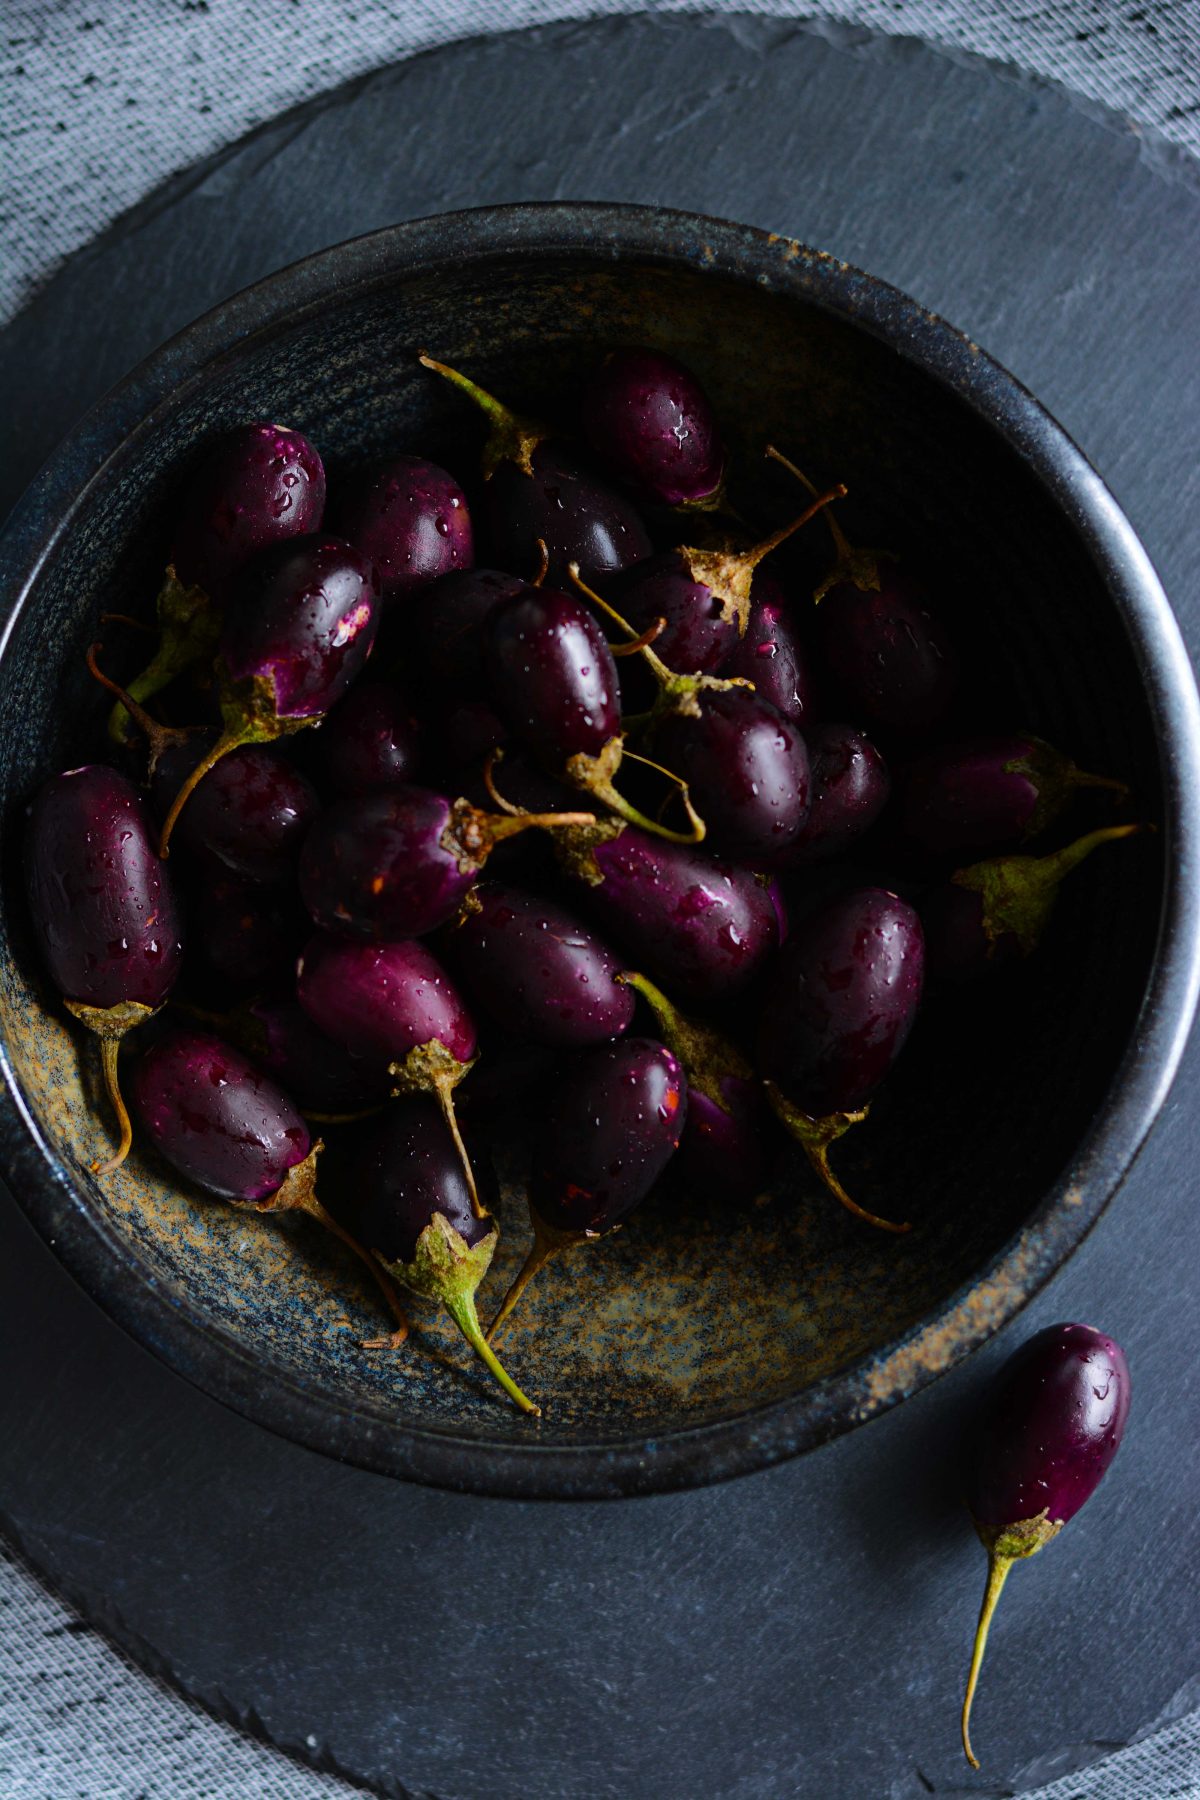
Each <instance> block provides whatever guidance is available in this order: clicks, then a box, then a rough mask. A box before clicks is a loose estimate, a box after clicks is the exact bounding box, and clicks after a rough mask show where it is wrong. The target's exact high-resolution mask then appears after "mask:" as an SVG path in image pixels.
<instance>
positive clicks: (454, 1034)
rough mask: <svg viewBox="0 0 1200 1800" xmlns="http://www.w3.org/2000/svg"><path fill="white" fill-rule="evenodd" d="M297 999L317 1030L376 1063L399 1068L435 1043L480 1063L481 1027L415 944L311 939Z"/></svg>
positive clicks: (429, 957) (299, 973)
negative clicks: (477, 1056)
mask: <svg viewBox="0 0 1200 1800" xmlns="http://www.w3.org/2000/svg"><path fill="white" fill-rule="evenodd" d="M296 994H297V998H298V999H299V1001H300V1004H301V1006H302V1007H303V1008H304V1010H305V1012H306V1013H307V1014H308V1016H309V1018H310V1019H311V1020H312V1022H313V1024H314V1025H315V1026H316V1027H317V1029H318V1030H320V1031H323V1032H325V1034H326V1036H327V1037H331V1038H333V1039H334V1040H335V1042H337V1043H339V1044H342V1045H344V1046H345V1048H346V1049H347V1050H349V1051H351V1052H352V1053H353V1054H354V1055H356V1056H362V1057H365V1058H367V1059H368V1060H369V1061H376V1062H384V1063H389V1062H399V1061H402V1060H403V1059H404V1057H406V1056H407V1055H408V1053H409V1051H411V1050H416V1049H419V1048H420V1047H421V1046H422V1045H425V1044H428V1043H432V1042H433V1041H434V1040H435V1039H436V1040H437V1041H438V1042H439V1043H441V1044H443V1045H444V1046H445V1048H446V1049H447V1050H448V1051H449V1052H450V1054H451V1055H452V1056H453V1057H455V1058H456V1059H457V1060H458V1061H459V1062H460V1063H469V1062H470V1061H471V1059H472V1057H473V1056H474V1055H475V1050H476V1046H477V1042H478V1040H477V1036H476V1031H475V1025H474V1022H473V1020H472V1018H471V1016H470V1014H469V1013H468V1011H467V1008H466V1004H465V1002H464V1001H463V999H462V996H461V995H460V994H459V992H458V990H457V988H456V987H455V986H454V984H453V982H452V981H451V980H450V977H449V976H448V975H447V973H446V971H445V969H443V967H442V965H441V963H439V962H438V960H437V958H436V957H435V956H434V955H433V953H432V951H430V950H427V949H426V948H425V946H424V944H420V943H417V942H416V940H415V939H406V940H404V941H403V942H400V943H395V944H355V943H349V942H345V941H343V940H341V939H338V938H332V937H327V936H321V935H318V936H317V937H314V938H311V939H310V940H309V942H308V943H307V944H306V945H305V948H304V951H303V953H302V955H301V957H300V962H299V965H298V968H297V975H296Z"/></svg>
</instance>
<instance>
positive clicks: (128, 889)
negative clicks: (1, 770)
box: [25, 764, 183, 1010]
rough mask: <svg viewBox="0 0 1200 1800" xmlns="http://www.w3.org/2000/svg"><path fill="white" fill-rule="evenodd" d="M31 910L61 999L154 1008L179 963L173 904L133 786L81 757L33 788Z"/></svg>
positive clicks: (28, 873) (28, 841)
mask: <svg viewBox="0 0 1200 1800" xmlns="http://www.w3.org/2000/svg"><path fill="white" fill-rule="evenodd" d="M25 885H26V891H27V894H28V899H29V915H30V921H31V923H32V926H33V931H34V936H35V938H36V940H37V944H38V948H39V950H40V952H41V956H42V960H43V962H44V964H45V966H46V970H47V972H48V974H49V975H50V978H51V980H52V981H53V982H54V985H55V986H56V987H57V989H58V991H59V993H60V994H61V995H62V996H63V998H64V999H65V1000H71V1001H75V1002H76V1003H78V1004H80V1005H84V1006H93V1007H98V1008H102V1009H103V1008H108V1007H113V1006H119V1005H121V1004H122V1003H123V1002H127V1001H134V1002H136V1003H137V1004H138V1005H140V1006H146V1007H149V1008H151V1009H152V1010H153V1009H156V1008H158V1007H160V1006H161V1005H162V1004H163V1002H164V1000H165V999H166V998H167V995H168V994H169V993H170V991H171V988H172V987H173V986H174V983H175V980H176V977H177V976H178V974H179V970H180V967H181V965H182V961H183V940H182V933H181V926H180V912H179V908H178V905H177V903H176V899H175V891H174V888H173V887H172V884H171V880H170V877H169V875H168V872H167V867H166V864H165V863H163V862H162V861H161V860H160V858H159V856H158V855H157V853H156V851H155V847H154V838H153V836H152V834H151V829H150V821H149V819H148V817H147V815H146V809H145V806H144V805H143V802H142V799H141V797H140V795H139V794H138V792H137V789H136V788H135V787H134V786H133V785H132V783H131V782H129V781H127V780H126V779H125V777H124V776H123V775H120V774H118V773H117V771H116V770H115V769H110V768H107V767H105V766H103V765H101V764H88V765H85V766H84V767H82V768H79V769H69V770H67V771H66V772H65V773H64V774H61V775H54V776H51V778H50V780H49V781H47V782H45V783H44V785H43V786H42V787H41V788H40V789H39V791H38V793H37V795H36V796H35V798H34V801H33V805H32V806H31V808H30V813H29V825H28V828H27V832H26V838H25Z"/></svg>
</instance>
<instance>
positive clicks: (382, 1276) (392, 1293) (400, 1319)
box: [286, 1190, 408, 1350]
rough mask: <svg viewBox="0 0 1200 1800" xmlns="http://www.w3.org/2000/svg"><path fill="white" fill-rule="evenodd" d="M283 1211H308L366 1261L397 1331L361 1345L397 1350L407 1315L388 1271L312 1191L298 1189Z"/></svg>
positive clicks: (402, 1336) (360, 1258) (369, 1347)
mask: <svg viewBox="0 0 1200 1800" xmlns="http://www.w3.org/2000/svg"><path fill="white" fill-rule="evenodd" d="M286 1210H287V1211H289V1212H302V1213H307V1214H308V1216H309V1218H310V1219H315V1220H316V1221H317V1223H318V1225H323V1226H324V1227H325V1229H326V1231H328V1232H332V1234H333V1236H334V1237H335V1238H338V1239H339V1240H340V1241H341V1242H342V1243H343V1244H345V1246H346V1248H347V1249H348V1250H353V1252H354V1254H355V1256H357V1258H358V1260H359V1261H360V1262H361V1263H365V1264H366V1266H367V1268H368V1269H370V1271H371V1274H372V1275H373V1276H374V1278H375V1281H376V1283H377V1285H378V1287H379V1290H380V1292H381V1293H382V1295H383V1297H384V1299H385V1300H386V1301H387V1304H388V1311H389V1312H390V1313H391V1315H392V1317H393V1318H394V1319H395V1321H396V1330H395V1331H393V1332H392V1333H391V1334H390V1335H389V1336H388V1337H386V1338H368V1339H367V1340H366V1341H365V1343H364V1344H363V1348H364V1349H374V1348H376V1347H377V1346H379V1345H381V1344H390V1345H391V1346H392V1348H393V1349H396V1350H398V1349H399V1348H400V1345H401V1344H402V1343H403V1342H404V1340H405V1338H406V1337H407V1336H408V1314H407V1313H406V1312H405V1310H404V1308H403V1306H402V1305H401V1304H400V1296H399V1295H398V1294H397V1292H396V1288H395V1284H394V1282H393V1281H392V1279H391V1276H390V1275H389V1274H388V1273H387V1270H386V1269H382V1268H380V1266H379V1264H378V1263H377V1262H376V1260H375V1258H374V1257H373V1256H371V1255H370V1254H369V1253H368V1252H367V1251H366V1250H364V1249H363V1247H362V1245H361V1244H360V1243H359V1241H358V1239H357V1238H354V1237H351V1235H350V1233H349V1232H348V1231H347V1230H346V1229H345V1227H344V1226H342V1225H339V1224H338V1222H337V1220H336V1219H335V1218H334V1216H333V1214H332V1213H331V1212H329V1211H328V1209H327V1208H326V1207H324V1206H322V1204H321V1202H320V1201H319V1200H318V1199H317V1196H316V1194H315V1193H311V1192H309V1191H307V1190H301V1192H300V1193H299V1194H298V1195H297V1197H296V1199H295V1201H294V1202H293V1204H292V1205H291V1206H290V1207H288V1208H287V1209H286Z"/></svg>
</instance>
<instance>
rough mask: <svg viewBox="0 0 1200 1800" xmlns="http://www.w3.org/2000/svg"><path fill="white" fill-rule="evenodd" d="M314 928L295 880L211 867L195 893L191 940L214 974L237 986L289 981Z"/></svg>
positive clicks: (189, 931)
mask: <svg viewBox="0 0 1200 1800" xmlns="http://www.w3.org/2000/svg"><path fill="white" fill-rule="evenodd" d="M311 930H312V927H311V925H310V924H309V922H308V919H307V918H306V917H305V913H304V909H303V907H302V906H301V905H300V904H299V902H298V900H297V897H296V890H295V887H294V885H293V883H291V882H277V881H276V882H260V881H247V880H246V879H245V877H244V876H242V875H232V874H230V873H229V872H228V870H220V869H216V870H206V871H202V873H201V876H200V880H199V883H198V885H197V886H196V888H195V890H194V892H192V894H191V895H190V906H189V909H188V941H189V943H190V944H194V945H195V947H196V949H197V950H198V952H199V954H200V956H201V958H202V959H203V962H204V963H205V964H206V965H207V968H208V970H209V971H210V972H211V974H213V975H216V976H217V977H218V979H219V980H220V981H221V982H222V983H225V982H231V983H232V984H233V985H234V986H235V987H240V988H262V987H264V986H266V985H268V984H270V983H272V982H277V981H282V980H284V979H285V978H286V976H287V974H288V971H289V970H290V969H291V968H292V967H293V966H294V965H295V961H296V957H297V956H298V954H299V952H300V947H301V945H302V944H303V943H304V940H305V938H306V937H307V936H308V934H309V932H310V931H311Z"/></svg>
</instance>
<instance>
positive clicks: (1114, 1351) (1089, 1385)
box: [962, 1325, 1129, 1769]
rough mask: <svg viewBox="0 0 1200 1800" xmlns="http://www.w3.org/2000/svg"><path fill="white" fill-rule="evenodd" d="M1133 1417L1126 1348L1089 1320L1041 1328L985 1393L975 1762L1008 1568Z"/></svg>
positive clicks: (1051, 1532) (972, 1484) (1057, 1521)
mask: <svg viewBox="0 0 1200 1800" xmlns="http://www.w3.org/2000/svg"><path fill="white" fill-rule="evenodd" d="M1128 1416H1129V1367H1128V1365H1127V1363H1126V1361H1125V1356H1124V1353H1123V1352H1122V1350H1121V1346H1120V1345H1119V1344H1118V1343H1116V1342H1115V1341H1114V1340H1113V1339H1112V1338H1110V1337H1105V1336H1104V1334H1103V1332H1099V1331H1097V1330H1096V1329H1095V1327H1094V1326H1092V1325H1051V1326H1049V1327H1048V1329H1047V1330H1045V1331H1039V1332H1038V1333H1037V1335H1036V1336H1035V1337H1031V1338H1030V1339H1029V1340H1028V1341H1027V1342H1026V1343H1024V1344H1022V1346H1021V1348H1020V1349H1019V1350H1018V1351H1016V1353H1015V1354H1014V1355H1012V1356H1010V1357H1009V1359H1008V1361H1007V1362H1006V1363H1005V1364H1004V1367H1003V1368H1002V1369H1001V1370H1000V1373H999V1375H998V1377H997V1378H996V1381H995V1384H994V1385H993V1387H992V1390H991V1392H990V1393H989V1395H988V1397H987V1402H986V1406H985V1410H984V1413H983V1416H982V1418H981V1420H980V1424H979V1430H978V1433H977V1436H976V1440H975V1444H974V1451H973V1456H972V1459H971V1468H970V1476H969V1487H968V1494H967V1501H968V1505H969V1506H970V1509H971V1513H972V1516H973V1517H974V1520H975V1529H976V1530H977V1532H978V1533H979V1537H980V1540H981V1542H982V1544H983V1547H984V1549H985V1550H986V1551H987V1556H988V1578H987V1587H986V1589H985V1590H984V1597H983V1606H982V1608H981V1609H980V1614H979V1624H978V1626H977V1628H976V1632H975V1645H974V1651H973V1654H972V1657H971V1669H970V1674H969V1676H968V1679H967V1691H966V1696H965V1698H964V1700H963V1708H962V1741H963V1750H964V1751H965V1753H966V1757H967V1761H968V1762H969V1763H970V1764H971V1767H972V1768H974V1769H977V1768H978V1767H979V1763H978V1760H977V1758H976V1756H975V1752H974V1750H973V1749H972V1748H971V1704H972V1702H973V1700H974V1698H975V1687H976V1683H977V1682H978V1680H979V1670H980V1667H981V1665H982V1663H983V1653H984V1649H985V1647H986V1645H987V1637H988V1628H989V1626H990V1624H991V1621H992V1614H993V1613H994V1612H995V1610H996V1603H997V1601H998V1600H999V1598H1000V1595H1001V1592H1002V1591H1003V1588H1004V1583H1005V1581H1006V1580H1007V1578H1008V1572H1009V1570H1010V1569H1011V1568H1012V1566H1013V1564H1014V1563H1015V1562H1020V1561H1022V1560H1023V1559H1024V1558H1025V1557H1027V1556H1033V1555H1035V1554H1036V1552H1037V1551H1039V1550H1041V1549H1042V1548H1043V1546H1044V1545H1046V1544H1048V1543H1049V1542H1050V1540H1051V1538H1054V1537H1057V1536H1058V1533H1059V1532H1060V1531H1061V1530H1062V1528H1063V1526H1064V1525H1065V1524H1066V1523H1067V1520H1068V1519H1073V1518H1074V1517H1075V1514H1076V1513H1077V1512H1078V1511H1079V1509H1080V1507H1081V1506H1083V1505H1085V1504H1086V1502H1087V1501H1088V1500H1090V1499H1091V1497H1092V1495H1093V1494H1094V1493H1095V1491H1096V1489H1097V1488H1098V1487H1099V1485H1100V1482H1101V1480H1102V1479H1103V1477H1104V1474H1105V1472H1106V1471H1107V1469H1108V1465H1109V1464H1110V1463H1111V1462H1112V1459H1113V1457H1114V1456H1115V1455H1116V1454H1117V1451H1118V1450H1119V1449H1120V1447H1121V1439H1122V1437H1123V1436H1124V1432H1125V1421H1126V1419H1127V1418H1128Z"/></svg>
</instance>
